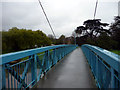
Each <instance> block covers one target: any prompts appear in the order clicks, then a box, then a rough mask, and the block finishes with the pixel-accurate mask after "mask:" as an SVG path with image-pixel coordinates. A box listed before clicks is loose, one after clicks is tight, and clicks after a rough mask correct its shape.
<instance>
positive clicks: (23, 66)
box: [0, 45, 77, 89]
mask: <svg viewBox="0 0 120 90" xmlns="http://www.w3.org/2000/svg"><path fill="white" fill-rule="evenodd" d="M76 47H77V46H76V45H56V46H48V47H42V48H37V49H30V50H25V51H19V52H15V53H8V54H4V55H0V58H2V59H1V60H0V67H2V89H4V88H32V87H33V86H34V85H35V84H36V83H37V82H38V81H39V80H40V78H41V77H42V76H43V75H45V73H47V71H48V70H50V69H51V67H52V66H54V65H55V64H56V63H57V62H58V61H59V60H61V59H62V58H63V57H64V56H65V55H67V54H68V53H70V52H72V51H73V50H74V49H75V48H76ZM21 60H22V61H21ZM0 83H1V82H0Z"/></svg>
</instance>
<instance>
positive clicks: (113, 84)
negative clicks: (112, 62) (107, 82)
mask: <svg viewBox="0 0 120 90" xmlns="http://www.w3.org/2000/svg"><path fill="white" fill-rule="evenodd" d="M111 88H115V78H114V69H113V68H112V67H111Z"/></svg>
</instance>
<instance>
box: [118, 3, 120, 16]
mask: <svg viewBox="0 0 120 90" xmlns="http://www.w3.org/2000/svg"><path fill="white" fill-rule="evenodd" d="M118 16H120V1H119V2H118Z"/></svg>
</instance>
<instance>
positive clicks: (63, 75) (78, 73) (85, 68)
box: [35, 48, 96, 88]
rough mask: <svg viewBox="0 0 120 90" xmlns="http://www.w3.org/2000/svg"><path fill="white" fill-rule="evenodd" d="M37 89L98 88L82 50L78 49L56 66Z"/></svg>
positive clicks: (40, 82) (39, 83)
mask: <svg viewBox="0 0 120 90" xmlns="http://www.w3.org/2000/svg"><path fill="white" fill-rule="evenodd" d="M35 87H37V88H96V85H95V81H94V79H93V76H92V74H91V71H90V68H89V65H88V63H87V61H86V58H85V56H84V54H83V52H82V50H81V48H77V49H76V50H74V51H73V52H72V53H70V54H69V55H67V56H66V57H65V58H64V59H62V60H61V61H60V62H59V63H58V64H57V65H55V66H54V67H53V68H52V69H51V70H50V71H49V72H48V73H47V75H46V76H45V77H44V78H42V79H41V80H40V81H39V82H38V83H37V85H36V86H35Z"/></svg>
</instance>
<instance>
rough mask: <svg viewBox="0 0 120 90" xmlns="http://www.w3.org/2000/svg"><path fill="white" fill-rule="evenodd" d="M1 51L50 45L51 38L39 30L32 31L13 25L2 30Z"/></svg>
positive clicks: (7, 51)
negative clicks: (6, 29)
mask: <svg viewBox="0 0 120 90" xmlns="http://www.w3.org/2000/svg"><path fill="white" fill-rule="evenodd" d="M1 33H2V53H9V52H16V51H20V50H26V49H33V48H35V47H41V46H48V45H51V43H52V42H51V40H50V39H49V38H48V37H47V36H46V35H45V34H44V33H43V32H42V31H40V30H37V31H32V30H27V29H18V28H17V27H13V28H12V29H9V30H8V31H2V32H1Z"/></svg>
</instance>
